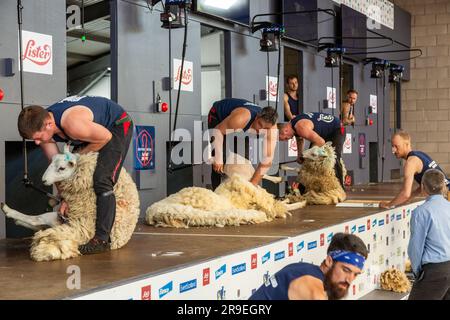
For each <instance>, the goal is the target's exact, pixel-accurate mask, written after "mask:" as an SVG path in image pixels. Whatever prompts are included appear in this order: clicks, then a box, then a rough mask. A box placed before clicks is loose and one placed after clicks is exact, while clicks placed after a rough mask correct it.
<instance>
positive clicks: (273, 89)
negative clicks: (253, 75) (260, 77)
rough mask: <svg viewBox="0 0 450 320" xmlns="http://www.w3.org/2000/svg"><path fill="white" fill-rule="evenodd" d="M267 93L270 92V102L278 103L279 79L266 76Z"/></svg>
mask: <svg viewBox="0 0 450 320" xmlns="http://www.w3.org/2000/svg"><path fill="white" fill-rule="evenodd" d="M265 89H266V91H267V90H269V92H268V97H269V101H271V102H275V101H277V91H278V78H277V77H268V76H266V88H265Z"/></svg>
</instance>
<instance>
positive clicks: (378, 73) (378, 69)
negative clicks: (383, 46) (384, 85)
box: [370, 59, 390, 79]
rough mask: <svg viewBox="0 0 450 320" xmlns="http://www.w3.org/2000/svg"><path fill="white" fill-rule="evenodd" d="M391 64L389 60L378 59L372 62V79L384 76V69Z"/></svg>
mask: <svg viewBox="0 0 450 320" xmlns="http://www.w3.org/2000/svg"><path fill="white" fill-rule="evenodd" d="M389 66H390V63H389V61H387V60H381V59H380V60H376V61H374V62H373V63H372V71H371V72H370V77H371V78H372V79H380V78H383V76H384V71H385V70H386V69H388V68H389Z"/></svg>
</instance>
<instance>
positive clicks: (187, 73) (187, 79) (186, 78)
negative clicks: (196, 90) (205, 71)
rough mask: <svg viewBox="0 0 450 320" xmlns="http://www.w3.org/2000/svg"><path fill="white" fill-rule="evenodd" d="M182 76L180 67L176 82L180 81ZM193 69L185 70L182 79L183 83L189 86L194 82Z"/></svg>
mask: <svg viewBox="0 0 450 320" xmlns="http://www.w3.org/2000/svg"><path fill="white" fill-rule="evenodd" d="M180 74H181V66H179V67H178V71H177V77H176V79H175V82H178V81H180ZM192 78H193V77H192V69H190V68H189V69H186V66H184V68H183V77H182V78H181V83H183V84H185V85H188V84H190V83H191V82H192Z"/></svg>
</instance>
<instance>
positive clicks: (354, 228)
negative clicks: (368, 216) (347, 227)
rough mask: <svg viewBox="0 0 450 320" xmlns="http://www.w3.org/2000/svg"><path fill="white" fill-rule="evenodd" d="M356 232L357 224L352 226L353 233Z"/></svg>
mask: <svg viewBox="0 0 450 320" xmlns="http://www.w3.org/2000/svg"><path fill="white" fill-rule="evenodd" d="M355 232H356V225H354V226H353V227H352V234H353V233H355Z"/></svg>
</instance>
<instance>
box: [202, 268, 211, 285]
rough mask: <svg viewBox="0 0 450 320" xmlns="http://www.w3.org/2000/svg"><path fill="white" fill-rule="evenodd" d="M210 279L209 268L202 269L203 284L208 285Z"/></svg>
mask: <svg viewBox="0 0 450 320" xmlns="http://www.w3.org/2000/svg"><path fill="white" fill-rule="evenodd" d="M210 279H211V271H210V268H206V269H203V286H207V285H209V282H210Z"/></svg>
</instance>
